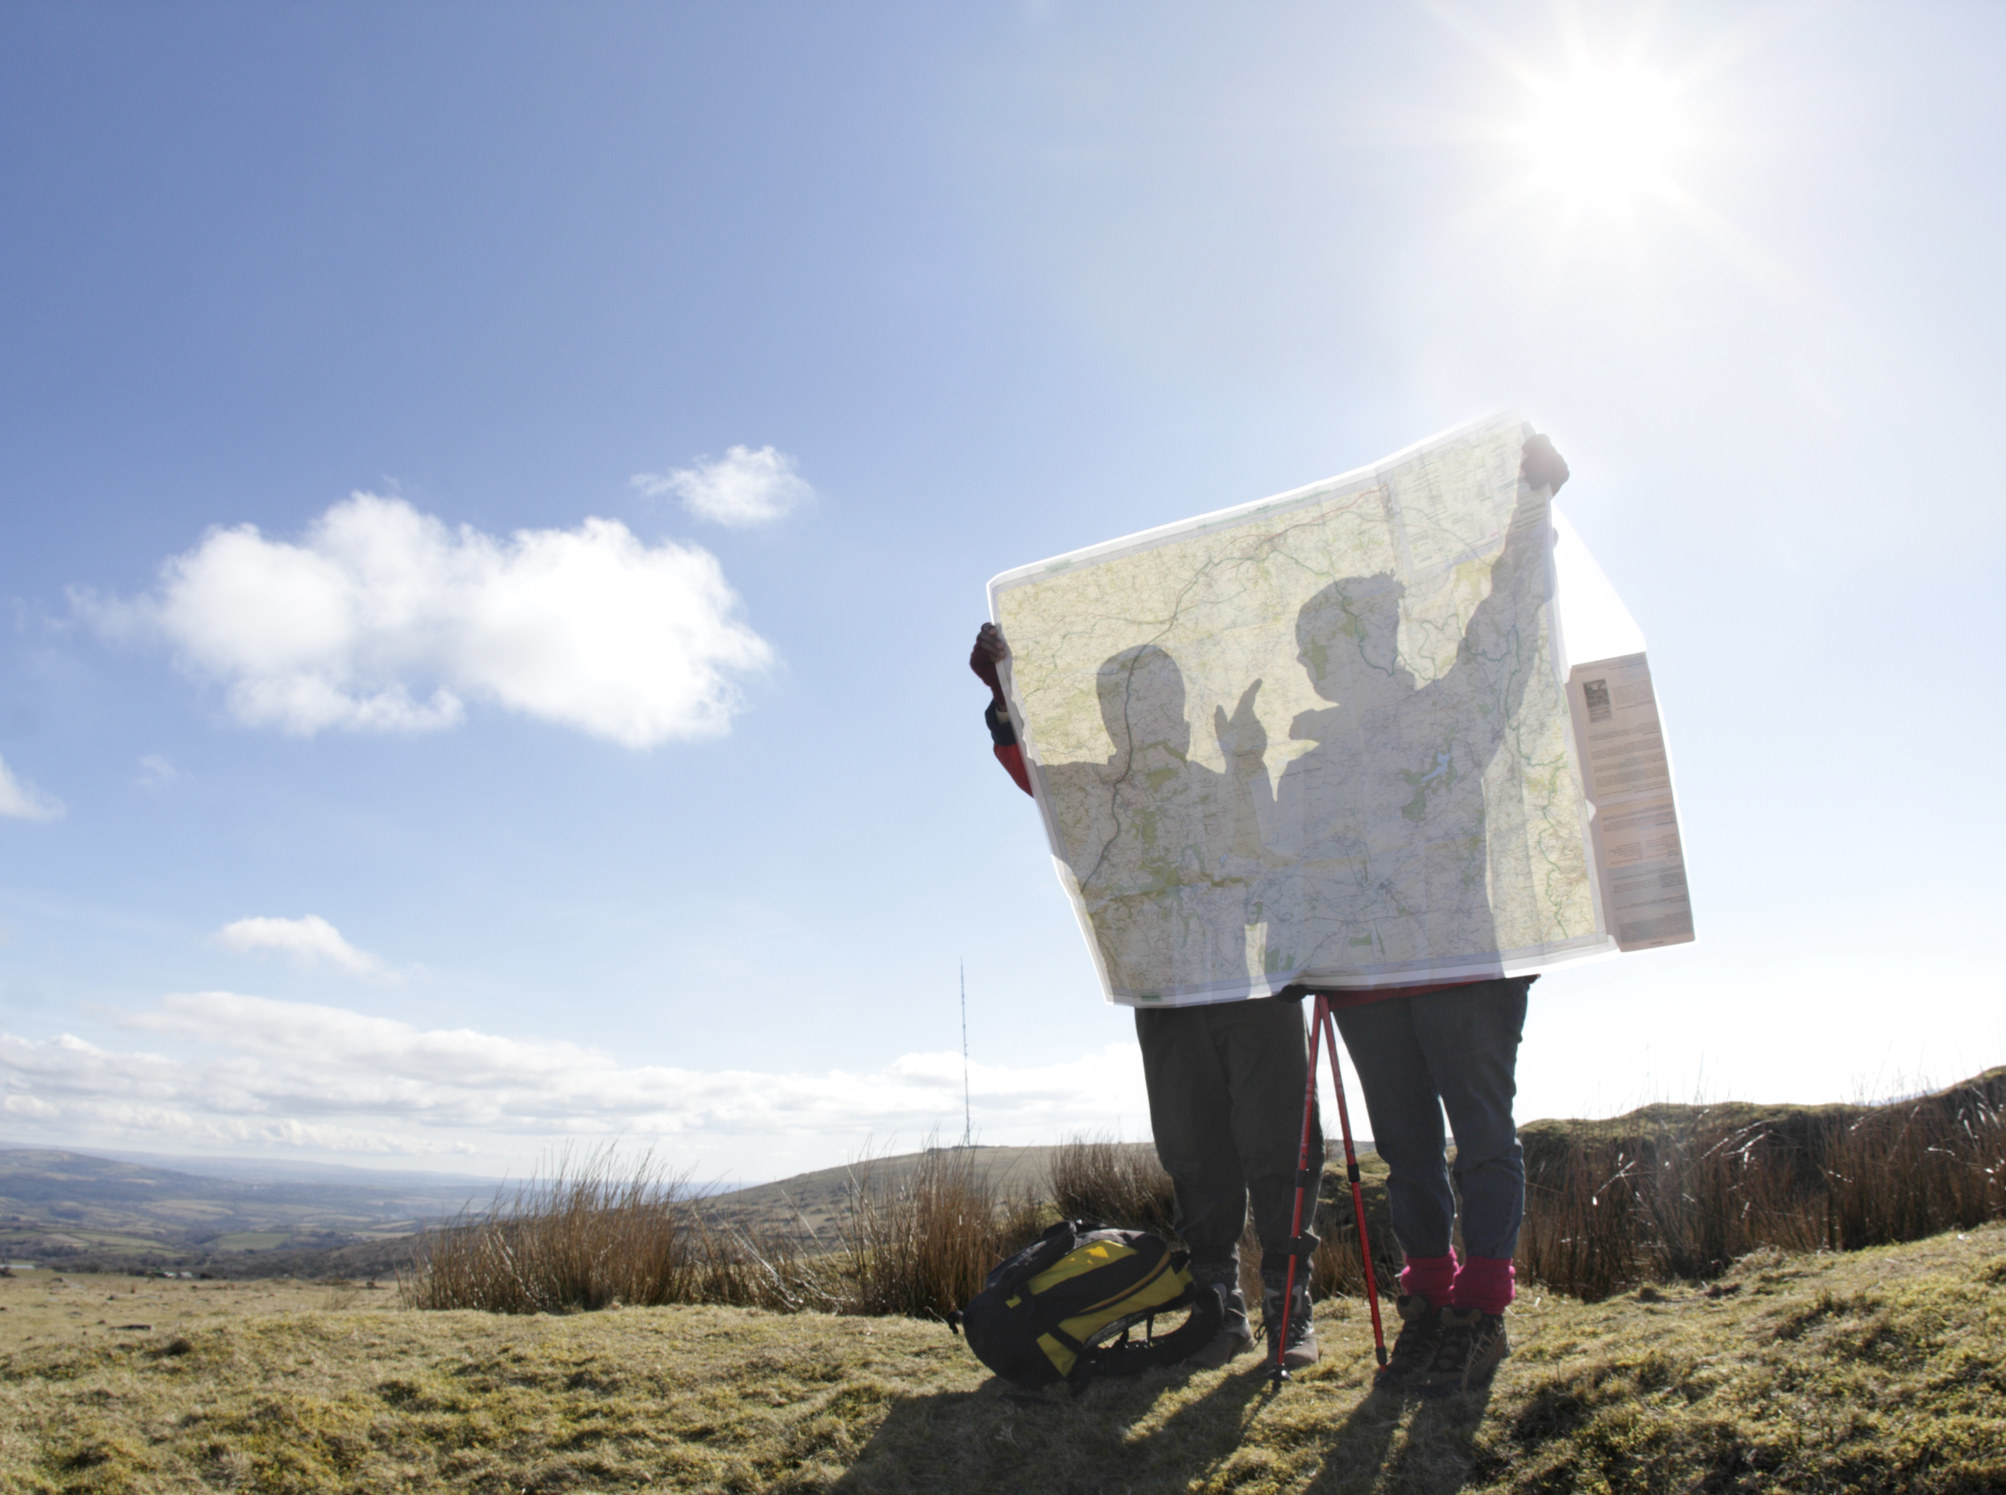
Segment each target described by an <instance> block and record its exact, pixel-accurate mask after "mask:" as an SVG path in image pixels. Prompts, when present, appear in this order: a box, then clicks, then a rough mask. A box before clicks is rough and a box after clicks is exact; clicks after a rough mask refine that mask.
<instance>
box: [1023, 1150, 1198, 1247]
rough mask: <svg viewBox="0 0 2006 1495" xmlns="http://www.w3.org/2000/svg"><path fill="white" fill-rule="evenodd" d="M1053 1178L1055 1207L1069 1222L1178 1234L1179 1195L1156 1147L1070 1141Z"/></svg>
mask: <svg viewBox="0 0 2006 1495" xmlns="http://www.w3.org/2000/svg"><path fill="white" fill-rule="evenodd" d="M1047 1176H1048V1180H1049V1184H1048V1187H1049V1189H1050V1192H1051V1198H1052V1204H1053V1206H1054V1207H1055V1208H1056V1209H1057V1210H1058V1213H1059V1215H1060V1216H1061V1217H1062V1218H1064V1219H1068V1220H1092V1221H1095V1222H1097V1223H1099V1224H1102V1225H1113V1226H1116V1227H1118V1228H1120V1229H1122V1230H1153V1231H1155V1232H1156V1233H1157V1234H1158V1235H1163V1236H1171V1235H1175V1234H1176V1221H1177V1195H1176V1192H1175V1190H1174V1189H1173V1188H1172V1187H1171V1183H1170V1175H1169V1174H1168V1173H1165V1172H1164V1171H1163V1164H1162V1163H1160V1162H1158V1161H1157V1157H1156V1149H1155V1148H1153V1147H1150V1146H1148V1145H1146V1144H1138V1143H1134V1142H1117V1141H1115V1140H1114V1139H1113V1138H1111V1137H1068V1138H1067V1139H1066V1140H1065V1141H1064V1142H1061V1143H1060V1144H1059V1145H1058V1147H1057V1148H1056V1149H1054V1150H1053V1153H1052V1158H1051V1162H1050V1163H1049V1164H1048V1165H1047Z"/></svg>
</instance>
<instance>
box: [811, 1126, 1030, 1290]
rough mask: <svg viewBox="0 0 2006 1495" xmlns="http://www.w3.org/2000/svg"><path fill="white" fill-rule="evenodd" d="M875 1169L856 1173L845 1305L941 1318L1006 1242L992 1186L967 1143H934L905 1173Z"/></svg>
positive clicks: (976, 1285) (976, 1284)
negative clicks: (888, 1174)
mask: <svg viewBox="0 0 2006 1495" xmlns="http://www.w3.org/2000/svg"><path fill="white" fill-rule="evenodd" d="M875 1174H876V1170H875V1169H874V1168H873V1166H872V1165H871V1164H869V1163H864V1164H860V1165H858V1167H857V1168H856V1169H855V1170H854V1171H853V1175H852V1182H851V1187H850V1209H849V1221H848V1225H847V1227H846V1229H845V1231H844V1246H845V1248H846V1251H847V1253H848V1262H847V1269H848V1270H847V1277H848V1283H847V1289H848V1290H847V1293H846V1294H845V1297H844V1301H843V1304H842V1310H843V1311H844V1312H846V1313H866V1314H903V1315H905V1316H906V1317H908V1318H934V1319H944V1318H946V1317H947V1315H948V1314H949V1313H952V1312H953V1311H955V1310H956V1309H958V1308H960V1307H961V1306H962V1305H963V1304H964V1303H966V1302H967V1301H968V1300H969V1299H970V1298H972V1297H974V1296H975V1295H976V1293H978V1292H980V1291H981V1290H982V1279H983V1278H984V1277H986V1276H987V1275H988V1273H989V1269H990V1268H991V1267H993V1266H995V1265H996V1263H997V1261H998V1260H999V1259H1000V1258H1001V1257H1002V1256H1003V1255H1004V1254H1005V1248H1006V1245H1009V1238H1008V1234H1007V1232H1006V1229H1005V1224H1006V1221H1005V1218H1004V1210H1003V1209H1002V1208H1001V1205H1000V1202H999V1200H998V1199H997V1197H996V1193H995V1190H994V1189H992V1188H991V1187H990V1184H989V1182H988V1180H987V1179H986V1178H985V1177H984V1176H983V1175H982V1174H980V1173H979V1172H977V1171H976V1168H975V1155H974V1153H972V1152H970V1151H969V1150H967V1149H965V1148H946V1147H930V1148H928V1149H927V1150H926V1152H925V1153H924V1154H922V1156H921V1157H920V1160H919V1164H918V1166H917V1167H915V1168H914V1169H913V1170H912V1171H911V1172H910V1173H908V1174H906V1175H905V1176H904V1177H901V1178H892V1179H885V1178H881V1177H878V1176H875ZM1019 1228H1021V1226H1020V1227H1019ZM1011 1249H1014V1246H1013V1247H1011Z"/></svg>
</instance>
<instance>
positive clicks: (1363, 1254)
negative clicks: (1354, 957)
mask: <svg viewBox="0 0 2006 1495" xmlns="http://www.w3.org/2000/svg"><path fill="white" fill-rule="evenodd" d="M1316 1015H1317V1017H1318V1018H1320V1019H1321V1020H1322V1022H1323V1027H1324V1032H1325V1033H1326V1034H1327V1035H1328V1036H1329V1038H1330V1082H1331V1084H1332V1085H1333V1086H1335V1087H1336V1089H1337V1124H1338V1129H1339V1130H1340V1131H1342V1132H1343V1133H1344V1172H1345V1176H1346V1177H1347V1178H1349V1179H1350V1180H1351V1207H1352V1209H1353V1210H1355V1211H1356V1212H1357V1214H1358V1259H1359V1260H1360V1261H1361V1262H1363V1263H1364V1264H1365V1301H1366V1304H1367V1305H1368V1306H1369V1307H1370V1308H1371V1309H1372V1353H1373V1354H1374V1355H1376V1356H1377V1357H1378V1359H1379V1363H1380V1364H1381V1365H1382V1366H1383V1365H1384V1364H1385V1363H1386V1330H1385V1329H1384V1328H1383V1327H1382V1326H1381V1325H1380V1322H1379V1284H1378V1282H1377V1281H1376V1280H1374V1277H1373V1272H1372V1235H1371V1232H1369V1231H1368V1230H1367V1229H1366V1227H1365V1190H1364V1189H1362V1188H1360V1187H1359V1183H1358V1154H1357V1153H1356V1152H1355V1151H1353V1149H1352V1146H1351V1112H1350V1109H1349V1108H1348V1107H1347V1106H1346V1105H1345V1103H1344V1070H1343V1068H1342V1066H1340V1065H1339V1064H1338V1062H1337V1023H1336V1019H1334V1018H1333V1017H1332V1016H1331V1015H1330V999H1329V998H1328V997H1318V998H1317V999H1316ZM1310 1053H1311V1054H1312V1055H1314V1054H1315V1053H1316V1042H1315V1040H1314V1039H1312V1040H1311V1042H1310ZM1310 1083H1311V1084H1315V1083H1316V1061H1315V1060H1314V1058H1312V1060H1311V1061H1310Z"/></svg>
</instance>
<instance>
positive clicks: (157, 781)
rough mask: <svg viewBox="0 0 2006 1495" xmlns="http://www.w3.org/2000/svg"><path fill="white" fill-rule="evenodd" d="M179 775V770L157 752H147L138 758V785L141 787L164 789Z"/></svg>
mask: <svg viewBox="0 0 2006 1495" xmlns="http://www.w3.org/2000/svg"><path fill="white" fill-rule="evenodd" d="M180 777H181V770H180V769H178V768H176V767H175V766H174V765H173V764H172V763H169V762H168V761H167V760H166V759H165V758H163V757H161V756H160V754H158V753H148V754H147V755H146V756H145V757H144V758H141V759H140V760H139V787H140V788H142V789H165V788H166V787H167V786H168V785H169V784H172V783H173V782H174V781H175V780H176V779H178V778H180Z"/></svg>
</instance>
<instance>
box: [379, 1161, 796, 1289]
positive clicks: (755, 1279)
mask: <svg viewBox="0 0 2006 1495" xmlns="http://www.w3.org/2000/svg"><path fill="white" fill-rule="evenodd" d="M624 1171H625V1170H624V1169H621V1166H620V1163H619V1159H618V1158H617V1157H616V1156H615V1154H614V1152H613V1151H612V1150H611V1149H610V1148H609V1149H605V1150H602V1151H600V1152H597V1153H593V1154H591V1155H589V1156H587V1157H585V1158H584V1159H582V1160H574V1159H573V1158H571V1157H569V1156H565V1157H561V1158H559V1159H558V1162H557V1164H556V1167H555V1168H554V1170H553V1172H552V1174H551V1177H550V1178H549V1179H547V1180H533V1181H531V1182H528V1183H525V1184H523V1185H521V1186H520V1187H518V1188H517V1189H516V1191H515V1192H514V1193H513V1194H512V1195H497V1196H496V1198H495V1200H494V1202H493V1203H492V1204H491V1205H489V1206H488V1208H487V1209H486V1210H485V1211H484V1212H482V1213H481V1214H479V1215H471V1214H468V1215H463V1216H462V1217H461V1218H459V1219H457V1220H455V1221H453V1222H452V1223H451V1224H449V1225H447V1226H445V1227H443V1228H441V1229H439V1230H435V1231H432V1232H429V1233H427V1234H426V1235H425V1236H424V1237H423V1238H422V1239H421V1241H420V1243H419V1248H418V1262H417V1267H416V1269H415V1271H414V1272H413V1274H412V1276H411V1277H410V1278H408V1279H407V1280H406V1281H405V1282H404V1284H403V1293H404V1297H405V1300H406V1302H408V1303H409V1304H410V1305H411V1306H412V1307H414V1308H441V1309H443V1308H478V1309H483V1310H486V1311H487V1312H490V1313H571V1312H579V1311H585V1310H591V1309H596V1308H605V1307H609V1306H611V1305H615V1304H630V1305H635V1306H646V1307H655V1306H658V1305H661V1304H666V1303H722V1304H729V1305H732V1306H734V1307H747V1308H774V1309H783V1310H786V1309H800V1308H808V1307H830V1306H833V1299H832V1298H831V1295H830V1290H829V1286H828V1283H827V1280H826V1279H827V1277H828V1273H827V1271H826V1269H825V1268H824V1267H823V1266H822V1265H821V1264H819V1263H816V1262H814V1261H812V1260H810V1259H808V1258H805V1257H803V1256H802V1255H801V1254H800V1252H799V1248H798V1247H797V1246H796V1245H795V1243H793V1242H792V1241H791V1240H788V1239H785V1238H775V1239H755V1238H753V1237H751V1236H750V1235H748V1234H746V1233H745V1232H743V1231H740V1230H736V1229H733V1228H732V1227H730V1226H728V1225H723V1224H719V1223H717V1222H715V1221H713V1220H711V1219H709V1218H708V1217H707V1216H706V1215H705V1213H704V1210H703V1208H702V1202H701V1201H700V1200H698V1199H696V1198H695V1197H693V1196H692V1195H691V1193H690V1192H689V1189H688V1181H687V1179H682V1178H672V1177H668V1176H666V1175H664V1174H663V1173H661V1172H660V1171H659V1170H658V1169H656V1168H654V1167H653V1166H652V1165H651V1163H650V1162H649V1160H647V1159H645V1158H644V1159H643V1160H642V1161H641V1164H640V1166H639V1167H638V1168H635V1169H634V1170H633V1171H632V1172H631V1173H627V1174H626V1176H624V1177H623V1176H621V1173H622V1172H624Z"/></svg>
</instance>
